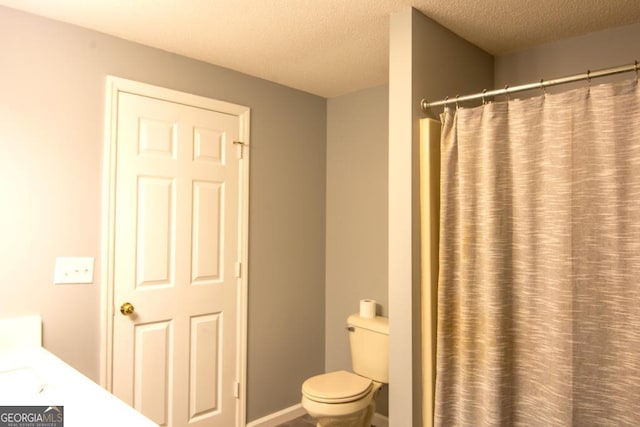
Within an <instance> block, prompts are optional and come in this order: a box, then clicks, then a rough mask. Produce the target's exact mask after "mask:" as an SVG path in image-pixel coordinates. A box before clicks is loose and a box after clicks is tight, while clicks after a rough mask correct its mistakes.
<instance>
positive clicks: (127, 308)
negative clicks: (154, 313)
mask: <svg viewBox="0 0 640 427" xmlns="http://www.w3.org/2000/svg"><path fill="white" fill-rule="evenodd" d="M134 311H136V309H135V307H134V306H133V304H131V303H128V302H125V303H124V304H122V305H121V306H120V313H122V314H124V315H125V316H128V315H130V314H133V312H134Z"/></svg>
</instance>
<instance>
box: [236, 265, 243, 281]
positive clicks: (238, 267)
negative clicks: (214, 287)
mask: <svg viewBox="0 0 640 427" xmlns="http://www.w3.org/2000/svg"><path fill="white" fill-rule="evenodd" d="M241 277H242V263H241V262H236V279H239V278H241Z"/></svg>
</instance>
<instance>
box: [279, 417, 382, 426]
mask: <svg viewBox="0 0 640 427" xmlns="http://www.w3.org/2000/svg"><path fill="white" fill-rule="evenodd" d="M315 425H316V421H315V420H314V419H313V418H311V417H310V416H309V415H303V416H301V417H298V418H296V419H295V420H291V421H287V422H286V423H284V424H280V425H278V426H277V427H311V426H315ZM371 427H375V426H371Z"/></svg>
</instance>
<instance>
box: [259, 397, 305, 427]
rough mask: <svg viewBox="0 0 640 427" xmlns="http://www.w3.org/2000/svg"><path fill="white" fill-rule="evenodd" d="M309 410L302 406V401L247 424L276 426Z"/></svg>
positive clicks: (262, 426) (260, 426)
mask: <svg viewBox="0 0 640 427" xmlns="http://www.w3.org/2000/svg"><path fill="white" fill-rule="evenodd" d="M306 413H307V411H305V410H304V408H303V407H302V403H298V404H297V405H293V406H290V407H289V408H285V409H283V410H281V411H278V412H274V413H273V414H269V415H267V416H264V417H262V418H259V419H257V420H255V421H251V422H250V423H249V424H247V427H276V426H278V425H280V424H283V423H286V422H287V421H291V420H294V419H296V418H298V417H301V416H303V415H304V414H306Z"/></svg>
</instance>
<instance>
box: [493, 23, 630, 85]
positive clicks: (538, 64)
mask: <svg viewBox="0 0 640 427" xmlns="http://www.w3.org/2000/svg"><path fill="white" fill-rule="evenodd" d="M639 40H640V24H634V25H628V26H624V27H618V28H612V29H609V30H605V31H599V32H596V33H591V34H587V35H584V36H581V37H574V38H571V39H566V40H561V41H559V42H555V43H548V44H543V45H539V46H535V47H532V48H530V49H525V50H522V51H519V52H516V53H513V54H510V55H503V56H499V57H497V58H496V74H495V86H496V87H498V88H501V87H504V86H505V85H507V84H508V85H509V86H516V85H519V84H526V83H532V82H537V81H540V79H541V78H542V79H545V80H550V79H553V78H557V77H563V76H567V75H573V74H582V73H585V72H587V70H598V69H603V68H610V67H615V66H618V65H627V64H633V61H634V60H638V61H640V44H639V43H638V41H639ZM628 78H634V75H633V73H630V74H621V75H618V76H615V77H603V78H601V79H594V80H592V83H591V84H593V85H596V84H600V83H603V82H606V81H612V80H620V79H628ZM585 84H586V82H580V83H572V84H571V85H561V86H555V87H550V88H548V89H547V91H548V92H549V93H553V92H558V91H563V90H567V89H571V88H573V87H576V86H580V85H585ZM540 94H541V92H540V91H529V92H522V93H521V94H520V95H514V96H522V97H528V96H538V95H540Z"/></svg>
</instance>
